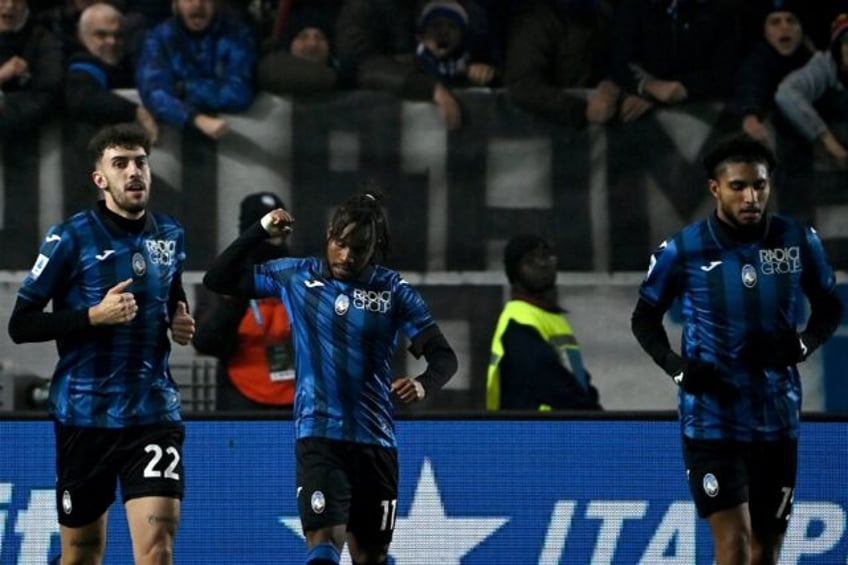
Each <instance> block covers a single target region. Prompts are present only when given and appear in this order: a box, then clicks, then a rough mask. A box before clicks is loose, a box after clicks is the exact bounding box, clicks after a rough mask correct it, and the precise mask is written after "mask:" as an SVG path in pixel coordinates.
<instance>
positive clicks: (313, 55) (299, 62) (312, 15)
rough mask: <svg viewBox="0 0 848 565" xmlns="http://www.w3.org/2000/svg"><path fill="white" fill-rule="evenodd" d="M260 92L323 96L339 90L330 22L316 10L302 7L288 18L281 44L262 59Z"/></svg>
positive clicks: (324, 14)
mask: <svg viewBox="0 0 848 565" xmlns="http://www.w3.org/2000/svg"><path fill="white" fill-rule="evenodd" d="M258 80H259V89H260V90H263V91H265V92H270V93H271V94H277V95H280V96H287V95H301V96H303V95H305V96H308V95H315V94H325V93H328V92H332V91H335V90H336V89H338V88H339V86H340V82H339V72H338V64H337V62H336V59H335V57H334V56H333V22H332V20H331V19H330V18H329V17H328V15H327V14H326V13H325V12H324V11H323V10H320V9H319V8H315V7H312V6H309V5H302V6H300V7H298V8H296V9H295V10H294V11H293V12H292V13H291V15H290V17H289V20H288V22H287V24H286V27H285V28H284V30H283V34H282V35H281V37H280V40H279V41H278V42H277V43H276V45H275V46H274V47H273V49H272V50H271V51H269V52H268V53H266V54H265V55H263V56H262V58H261V59H260V61H259V70H258Z"/></svg>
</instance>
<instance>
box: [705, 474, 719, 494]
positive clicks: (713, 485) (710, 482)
mask: <svg viewBox="0 0 848 565" xmlns="http://www.w3.org/2000/svg"><path fill="white" fill-rule="evenodd" d="M703 486H704V492H705V493H707V496H709V497H710V498H715V497H716V496H718V479H717V478H716V477H715V475H713V474H712V473H707V474H706V475H704V482H703Z"/></svg>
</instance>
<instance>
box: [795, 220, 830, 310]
mask: <svg viewBox="0 0 848 565" xmlns="http://www.w3.org/2000/svg"><path fill="white" fill-rule="evenodd" d="M804 231H805V235H806V244H807V249H808V250H809V254H808V257H807V262H806V264H805V265H804V275H803V279H802V283H801V284H802V287H803V289H804V292H806V293H807V294H808V295H810V294H822V293H829V292H831V291H832V290H833V289H834V287H835V286H836V277H835V275H834V274H833V268H832V267H831V266H830V263H829V262H828V260H827V255H826V253H825V250H824V245H823V244H822V241H821V238H820V237H819V235H818V233H817V232H816V230H814V229H813V228H811V227H806V228H804Z"/></svg>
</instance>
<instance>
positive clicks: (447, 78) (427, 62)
mask: <svg viewBox="0 0 848 565" xmlns="http://www.w3.org/2000/svg"><path fill="white" fill-rule="evenodd" d="M417 28H418V33H417V36H416V37H417V39H418V46H417V47H416V50H415V57H416V60H417V62H418V64H419V65H420V66H421V68H423V69H424V70H425V71H426V72H428V73H430V74H432V75H434V76H436V77H437V78H438V79H439V81H441V82H442V83H444V84H445V85H447V86H485V85H488V84H490V83H492V81H494V80H495V68H494V67H493V66H491V65H488V64H485V63H476V62H472V61H471V53H470V51H469V50H468V48H467V44H466V38H465V34H466V33H467V31H468V14H467V13H466V11H465V8H463V7H462V5H460V4H459V3H457V2H453V1H450V0H434V1H432V2H428V3H427V4H425V5H424V7H423V8H422V9H421V14H420V15H419V17H418V22H417Z"/></svg>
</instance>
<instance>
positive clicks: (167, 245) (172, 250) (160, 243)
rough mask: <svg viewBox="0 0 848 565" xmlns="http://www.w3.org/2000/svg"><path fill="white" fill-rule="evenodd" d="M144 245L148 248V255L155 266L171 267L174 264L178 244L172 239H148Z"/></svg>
mask: <svg viewBox="0 0 848 565" xmlns="http://www.w3.org/2000/svg"><path fill="white" fill-rule="evenodd" d="M144 244H145V245H146V246H147V255H148V256H149V257H150V262H151V263H153V264H154V265H170V264H171V263H173V262H174V255H175V254H176V251H177V242H176V241H174V240H172V239H148V240H145V242H144Z"/></svg>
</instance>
